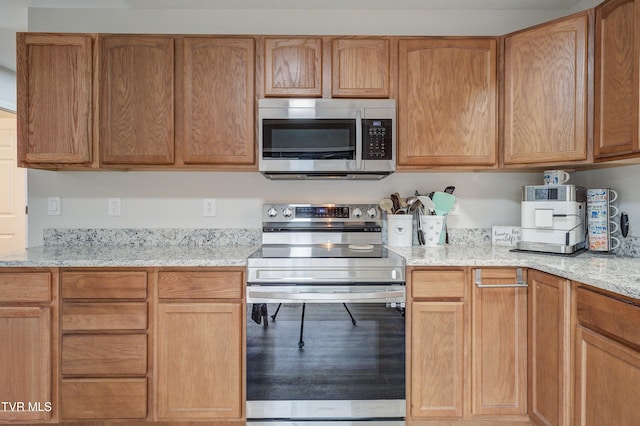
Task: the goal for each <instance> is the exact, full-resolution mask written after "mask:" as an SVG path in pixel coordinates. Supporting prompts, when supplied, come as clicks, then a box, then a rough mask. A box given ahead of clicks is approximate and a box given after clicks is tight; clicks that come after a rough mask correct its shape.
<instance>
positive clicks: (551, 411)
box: [528, 271, 573, 426]
mask: <svg viewBox="0 0 640 426" xmlns="http://www.w3.org/2000/svg"><path fill="white" fill-rule="evenodd" d="M528 281H529V298H528V302H529V415H530V417H531V418H532V419H533V420H534V421H536V423H538V424H544V425H553V426H561V425H562V426H569V425H570V421H571V410H570V409H569V407H570V404H571V398H570V397H571V386H572V385H573V381H572V380H571V354H572V351H571V339H570V336H571V315H570V312H571V307H570V302H571V300H570V291H571V287H570V282H569V281H568V280H565V279H562V278H560V277H555V276H553V275H549V274H545V273H542V272H539V271H532V272H530V273H529V274H528Z"/></svg>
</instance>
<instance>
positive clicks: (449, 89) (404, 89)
mask: <svg viewBox="0 0 640 426" xmlns="http://www.w3.org/2000/svg"><path fill="white" fill-rule="evenodd" d="M496 49H497V48H496V40H494V39H451V40H449V39H426V40H425V39H422V40H400V45H399V60H400V66H399V96H398V103H399V105H398V107H399V108H398V111H399V112H398V123H399V124H398V165H399V166H407V168H421V167H429V166H493V165H495V164H496V163H497V154H496V153H497V145H498V130H497V101H496V98H497V93H498V92H497V83H496V81H497V76H496V56H497V55H496Z"/></svg>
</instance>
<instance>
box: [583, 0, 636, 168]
mask: <svg viewBox="0 0 640 426" xmlns="http://www.w3.org/2000/svg"><path fill="white" fill-rule="evenodd" d="M639 21H640V1H634V0H614V1H608V2H605V3H603V4H602V5H601V6H599V7H598V8H597V9H596V46H595V58H596V59H595V141H594V154H595V157H596V158H603V157H607V156H611V155H616V154H627V153H631V152H633V151H637V150H638V148H639V147H638V130H639V124H638V96H639V90H640V89H639V86H638V78H639V76H638V62H639V60H640V58H639V57H638V54H639V46H638V28H637V23H638V22H639Z"/></svg>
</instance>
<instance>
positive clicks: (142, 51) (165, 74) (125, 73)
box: [99, 35, 174, 165]
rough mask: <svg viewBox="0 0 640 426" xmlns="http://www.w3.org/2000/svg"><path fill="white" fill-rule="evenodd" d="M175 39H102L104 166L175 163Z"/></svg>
mask: <svg viewBox="0 0 640 426" xmlns="http://www.w3.org/2000/svg"><path fill="white" fill-rule="evenodd" d="M173 44H174V39H173V37H172V36H143V35H131V36H127V35H124V36H120V35H106V36H101V37H100V61H101V63H100V77H99V80H100V82H99V85H100V115H99V123H100V140H99V144H100V163H101V164H105V165H109V164H114V165H127V164H136V165H138V164H172V163H173V161H174V113H173V105H174V79H173V77H174V48H173Z"/></svg>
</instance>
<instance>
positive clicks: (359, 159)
mask: <svg viewBox="0 0 640 426" xmlns="http://www.w3.org/2000/svg"><path fill="white" fill-rule="evenodd" d="M355 169H356V170H358V171H360V170H362V112H361V111H356V168H355Z"/></svg>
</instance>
